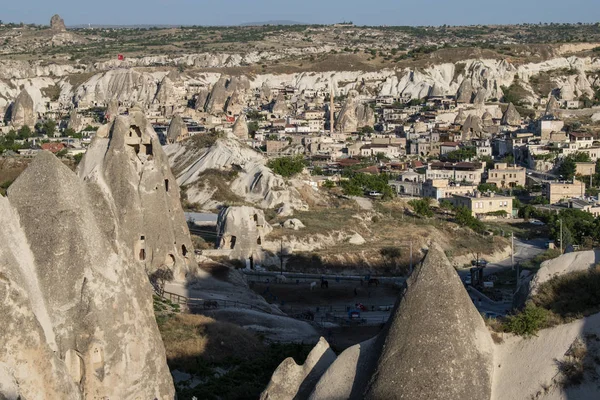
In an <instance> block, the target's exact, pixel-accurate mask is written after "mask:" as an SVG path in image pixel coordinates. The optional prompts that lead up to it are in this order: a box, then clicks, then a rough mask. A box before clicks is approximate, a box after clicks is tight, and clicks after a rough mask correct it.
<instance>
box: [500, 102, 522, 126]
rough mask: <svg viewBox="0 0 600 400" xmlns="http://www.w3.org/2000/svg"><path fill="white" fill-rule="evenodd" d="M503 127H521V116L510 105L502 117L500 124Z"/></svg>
mask: <svg viewBox="0 0 600 400" xmlns="http://www.w3.org/2000/svg"><path fill="white" fill-rule="evenodd" d="M500 123H501V124H502V125H510V126H519V125H521V115H520V114H519V112H518V111H517V109H516V108H515V106H514V105H513V103H510V104H509V105H508V108H507V109H506V111H505V112H504V115H502V120H501V122H500Z"/></svg>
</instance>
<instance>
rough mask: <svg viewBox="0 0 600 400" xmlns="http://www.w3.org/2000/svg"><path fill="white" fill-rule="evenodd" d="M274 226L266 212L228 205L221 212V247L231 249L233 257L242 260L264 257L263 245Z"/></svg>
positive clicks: (219, 245) (219, 227) (219, 226)
mask: <svg viewBox="0 0 600 400" xmlns="http://www.w3.org/2000/svg"><path fill="white" fill-rule="evenodd" d="M272 230H273V228H272V227H271V225H269V223H268V222H267V221H266V219H265V213H264V212H263V211H262V210H257V209H256V208H252V207H246V206H243V207H227V208H224V209H223V210H222V211H221V212H220V213H219V218H218V220H217V233H218V238H219V240H218V243H217V247H218V248H219V249H227V250H231V255H230V256H231V257H233V258H239V259H242V260H246V259H249V258H250V257H252V258H253V259H254V260H255V261H258V260H260V259H261V258H262V252H261V251H260V250H261V245H262V243H263V241H264V240H265V236H267V235H268V234H269V233H270V232H271V231H272Z"/></svg>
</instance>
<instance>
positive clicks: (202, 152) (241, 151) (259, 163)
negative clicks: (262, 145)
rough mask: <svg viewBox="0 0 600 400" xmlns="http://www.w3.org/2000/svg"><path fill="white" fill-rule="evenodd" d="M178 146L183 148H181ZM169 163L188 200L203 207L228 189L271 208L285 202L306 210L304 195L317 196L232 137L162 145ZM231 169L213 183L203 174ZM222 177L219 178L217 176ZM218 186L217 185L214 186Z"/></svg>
mask: <svg viewBox="0 0 600 400" xmlns="http://www.w3.org/2000/svg"><path fill="white" fill-rule="evenodd" d="M182 146H183V147H185V149H182ZM165 151H166V152H167V154H169V157H170V162H171V165H173V168H174V169H176V170H177V171H179V172H178V174H177V181H178V183H179V185H181V186H186V187H187V190H186V194H187V199H188V201H189V202H192V203H196V204H198V205H200V206H201V207H203V208H204V209H206V210H212V209H214V208H217V207H219V206H221V205H223V204H224V203H222V202H218V201H216V200H215V199H214V198H215V197H216V196H215V193H216V191H217V190H224V189H225V190H227V191H230V193H228V195H230V196H231V195H237V196H239V197H240V199H243V200H244V201H246V202H248V203H252V204H255V205H256V206H257V207H260V208H265V209H266V208H274V207H275V206H277V205H281V204H284V205H289V207H290V208H291V209H296V210H306V209H308V206H307V204H306V202H305V200H304V198H305V197H304V196H313V198H312V200H314V201H316V202H318V195H317V194H316V192H315V191H314V190H313V189H310V188H308V187H307V185H305V184H304V183H303V182H301V181H300V180H296V179H289V180H287V181H286V180H284V179H283V178H282V177H281V176H279V175H276V174H275V173H274V172H273V171H272V170H271V169H269V168H268V167H267V166H266V163H267V159H266V158H265V156H264V155H262V154H260V153H258V152H257V151H255V150H254V149H251V148H250V147H248V146H246V145H245V144H243V143H241V142H240V141H239V140H236V139H235V138H222V139H218V140H217V141H216V142H215V143H214V144H213V145H212V146H210V147H209V148H197V147H196V144H195V143H194V141H193V140H188V141H186V142H183V143H180V144H174V145H170V146H167V147H166V148H165ZM234 168H235V171H236V174H235V176H234V177H233V178H232V179H231V180H229V181H225V182H222V183H223V184H219V185H214V183H211V181H210V180H209V179H206V174H207V173H208V174H210V173H211V172H213V171H215V170H216V171H222V172H224V173H229V172H231V171H233V170H234ZM220 179H221V180H222V177H221V178H220ZM216 186H218V187H216Z"/></svg>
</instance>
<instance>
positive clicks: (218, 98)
mask: <svg viewBox="0 0 600 400" xmlns="http://www.w3.org/2000/svg"><path fill="white" fill-rule="evenodd" d="M228 81H229V78H228V77H227V76H221V78H219V80H218V81H217V83H215V85H214V86H213V88H212V91H211V92H210V96H209V97H208V101H207V102H206V108H205V110H206V112H207V113H210V114H222V113H224V112H225V104H226V103H227V98H228V97H229V94H228V92H227V83H228Z"/></svg>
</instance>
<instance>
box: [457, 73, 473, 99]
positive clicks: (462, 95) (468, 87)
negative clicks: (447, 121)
mask: <svg viewBox="0 0 600 400" xmlns="http://www.w3.org/2000/svg"><path fill="white" fill-rule="evenodd" d="M473 92H474V89H473V85H472V84H471V80H470V79H464V80H463V81H462V83H461V84H460V87H459V88H458V91H457V92H456V101H457V102H458V103H470V102H471V100H472V99H473Z"/></svg>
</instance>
